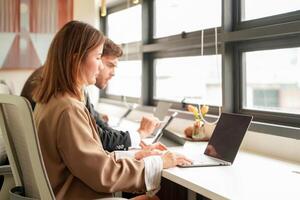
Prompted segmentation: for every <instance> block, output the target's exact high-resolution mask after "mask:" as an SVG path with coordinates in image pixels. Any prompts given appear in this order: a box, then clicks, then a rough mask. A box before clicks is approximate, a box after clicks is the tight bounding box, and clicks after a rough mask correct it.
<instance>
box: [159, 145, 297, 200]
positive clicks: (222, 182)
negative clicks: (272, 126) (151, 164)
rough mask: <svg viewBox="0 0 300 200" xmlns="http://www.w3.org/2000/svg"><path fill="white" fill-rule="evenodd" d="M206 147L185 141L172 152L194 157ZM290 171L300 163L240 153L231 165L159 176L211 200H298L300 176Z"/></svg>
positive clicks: (294, 169) (174, 171)
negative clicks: (182, 145)
mask: <svg viewBox="0 0 300 200" xmlns="http://www.w3.org/2000/svg"><path fill="white" fill-rule="evenodd" d="M205 147H206V143H193V142H187V143H186V144H185V145H184V147H174V148H171V149H172V150H174V151H176V152H181V153H185V155H189V157H190V158H195V157H196V156H197V155H200V154H201V153H202V152H204V148H205ZM278 148H280V147H278ZM295 156H299V155H295ZM293 171H298V172H299V171H300V163H290V162H288V161H282V160H278V159H275V158H270V157H264V156H261V155H257V154H252V153H247V152H243V151H240V152H239V153H238V155H237V157H236V159H235V161H234V164H233V165H232V166H218V167H197V168H177V167H176V168H172V169H167V170H164V171H163V173H162V176H163V177H164V178H166V179H168V180H170V181H172V182H175V183H177V184H179V185H181V186H183V187H186V188H188V189H190V190H192V191H194V192H196V193H199V194H201V195H203V196H206V197H208V198H210V199H222V200H223V199H236V200H248V199H249V200H250V199H251V200H256V199H259V200H260V199H272V200H275V199H278V200H279V199H280V200H282V199H288V200H293V199H295V200H296V199H297V200H299V199H300V174H298V173H294V172H293Z"/></svg>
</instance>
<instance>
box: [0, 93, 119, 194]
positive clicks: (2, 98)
mask: <svg viewBox="0 0 300 200" xmlns="http://www.w3.org/2000/svg"><path fill="white" fill-rule="evenodd" d="M0 127H1V129H0V132H2V134H3V138H4V142H5V145H6V146H5V147H6V151H7V156H8V159H9V162H10V165H11V170H12V173H13V177H14V180H15V183H16V186H17V187H15V188H13V189H11V191H10V199H13V200H21V199H22V200H23V199H47V200H48V199H52V200H54V199H55V196H54V194H53V191H52V188H51V185H50V182H49V179H48V176H47V172H46V169H45V166H44V162H43V158H42V153H41V150H40V145H39V140H38V135H37V131H36V128H35V123H34V120H33V116H32V110H31V105H30V103H29V101H27V100H26V99H25V98H23V97H20V96H14V95H5V94H0ZM101 199H102V200H117V199H123V198H101Z"/></svg>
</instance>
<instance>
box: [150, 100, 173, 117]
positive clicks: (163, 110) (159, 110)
mask: <svg viewBox="0 0 300 200" xmlns="http://www.w3.org/2000/svg"><path fill="white" fill-rule="evenodd" d="M171 105H172V103H169V102H164V101H159V102H158V104H157V106H156V109H155V112H154V114H153V115H154V117H157V118H158V119H159V120H160V121H163V120H164V119H165V116H167V115H168V111H169V108H170V107H171Z"/></svg>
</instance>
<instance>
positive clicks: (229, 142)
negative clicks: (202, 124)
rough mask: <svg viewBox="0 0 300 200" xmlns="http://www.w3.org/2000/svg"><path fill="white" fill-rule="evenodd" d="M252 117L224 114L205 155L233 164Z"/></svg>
mask: <svg viewBox="0 0 300 200" xmlns="http://www.w3.org/2000/svg"><path fill="white" fill-rule="evenodd" d="M251 120H252V116H248V115H241V114H233V113H222V114H221V116H220V119H219V121H218V123H217V125H216V127H215V129H214V131H213V134H212V136H211V139H210V140H209V143H208V145H207V147H206V149H205V152H204V154H205V155H208V156H211V157H215V158H218V159H221V160H224V161H227V162H230V163H233V161H234V159H235V157H236V155H237V152H238V150H239V148H240V145H241V143H242V141H243V138H244V136H245V133H246V132H247V129H248V127H249V124H250V122H251Z"/></svg>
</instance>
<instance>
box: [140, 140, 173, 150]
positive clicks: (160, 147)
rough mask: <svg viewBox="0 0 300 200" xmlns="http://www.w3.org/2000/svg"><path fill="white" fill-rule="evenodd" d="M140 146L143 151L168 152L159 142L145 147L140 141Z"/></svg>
mask: <svg viewBox="0 0 300 200" xmlns="http://www.w3.org/2000/svg"><path fill="white" fill-rule="evenodd" d="M140 146H141V147H142V149H144V150H155V149H157V150H160V151H166V150H168V148H167V147H166V146H165V145H163V144H162V143H160V142H156V143H154V144H149V145H147V144H146V143H145V142H143V141H141V143H140Z"/></svg>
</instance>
